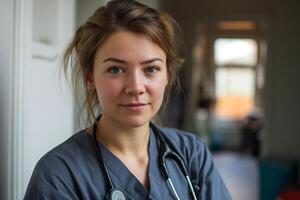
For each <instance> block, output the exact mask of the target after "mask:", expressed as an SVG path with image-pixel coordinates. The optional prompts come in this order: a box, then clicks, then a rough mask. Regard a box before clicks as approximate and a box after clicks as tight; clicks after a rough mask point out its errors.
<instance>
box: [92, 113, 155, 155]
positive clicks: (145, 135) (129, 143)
mask: <svg viewBox="0 0 300 200" xmlns="http://www.w3.org/2000/svg"><path fill="white" fill-rule="evenodd" d="M149 136H150V128H149V123H146V124H144V125H143V126H139V127H127V126H122V125H120V124H119V123H117V122H115V121H113V120H110V119H109V118H107V117H106V116H105V115H103V116H102V117H101V119H100V120H99V122H98V124H97V139H98V140H99V141H101V143H102V144H103V145H104V146H106V147H107V148H108V149H109V150H110V151H112V152H113V153H115V154H118V155H131V156H136V157H143V156H145V154H148V144H149Z"/></svg>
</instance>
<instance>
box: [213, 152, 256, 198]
mask: <svg viewBox="0 0 300 200" xmlns="http://www.w3.org/2000/svg"><path fill="white" fill-rule="evenodd" d="M213 157H214V161H215V164H216V166H217V168H218V169H219V172H220V174H221V176H222V177H223V179H224V181H225V184H226V185H227V188H228V189H229V191H230V194H231V195H232V198H233V199H234V200H258V199H259V185H258V183H259V177H258V164H257V160H256V159H255V158H254V157H252V156H250V155H247V154H242V153H235V152H221V153H215V154H213Z"/></svg>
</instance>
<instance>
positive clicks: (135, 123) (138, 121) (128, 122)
mask: <svg viewBox="0 0 300 200" xmlns="http://www.w3.org/2000/svg"><path fill="white" fill-rule="evenodd" d="M150 119H151V118H149V117H128V118H126V119H123V120H122V122H123V124H124V125H125V126H128V127H131V128H137V127H141V126H144V125H145V124H147V123H149V121H150Z"/></svg>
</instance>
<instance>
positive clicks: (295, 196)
mask: <svg viewBox="0 0 300 200" xmlns="http://www.w3.org/2000/svg"><path fill="white" fill-rule="evenodd" d="M279 200H300V190H286V191H284V192H281V193H280V194H279Z"/></svg>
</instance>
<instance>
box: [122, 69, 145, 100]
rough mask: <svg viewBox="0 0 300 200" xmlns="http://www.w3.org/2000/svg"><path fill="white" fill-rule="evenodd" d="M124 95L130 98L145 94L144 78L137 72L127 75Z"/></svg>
mask: <svg viewBox="0 0 300 200" xmlns="http://www.w3.org/2000/svg"><path fill="white" fill-rule="evenodd" d="M125 93H126V94H128V95H130V96H138V95H141V94H144V93H145V77H144V76H143V75H142V74H140V73H139V72H138V71H135V72H132V73H130V74H128V77H127V80H126V88H125Z"/></svg>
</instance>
